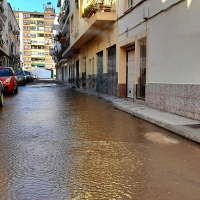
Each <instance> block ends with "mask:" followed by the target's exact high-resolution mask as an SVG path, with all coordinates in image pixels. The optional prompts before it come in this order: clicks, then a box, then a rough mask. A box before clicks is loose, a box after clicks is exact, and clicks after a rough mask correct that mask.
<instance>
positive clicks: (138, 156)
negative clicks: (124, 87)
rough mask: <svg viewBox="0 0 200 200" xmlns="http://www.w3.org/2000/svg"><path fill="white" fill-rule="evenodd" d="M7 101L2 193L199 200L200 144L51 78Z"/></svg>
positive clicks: (47, 198) (0, 140)
mask: <svg viewBox="0 0 200 200" xmlns="http://www.w3.org/2000/svg"><path fill="white" fill-rule="evenodd" d="M4 100H5V105H4V107H3V108H0V161H1V162H0V199H3V200H4V199H5V200H7V199H8V200H61V199H66V200H71V199H72V200H86V199H89V200H121V199H125V200H126V199H134V200H157V199H161V200H199V199H200V169H199V166H200V146H199V145H198V144H195V143H193V142H190V141H188V140H185V139H184V138H181V137H180V136H177V135H175V134H173V133H171V132H169V131H166V130H164V129H161V128H159V127H157V126H155V125H152V124H150V123H147V122H145V121H143V120H140V119H138V118H134V117H132V116H131V115H129V114H126V113H124V112H122V111H119V110H116V109H114V108H113V107H112V105H111V104H110V103H109V102H106V101H104V100H103V99H99V98H96V97H93V96H89V95H85V94H81V93H78V92H75V91H71V90H69V89H68V88H67V87H66V86H62V85H59V84H56V82H52V81H35V83H33V84H32V83H31V84H27V85H26V86H25V87H24V86H21V87H19V92H18V94H17V95H5V97H4Z"/></svg>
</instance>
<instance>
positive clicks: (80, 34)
mask: <svg viewBox="0 0 200 200" xmlns="http://www.w3.org/2000/svg"><path fill="white" fill-rule="evenodd" d="M58 7H60V15H59V24H60V34H59V35H57V40H59V41H60V43H61V50H60V51H59V53H58V58H60V61H59V63H58V66H59V68H58V69H57V74H62V76H59V75H58V76H59V77H61V79H62V80H66V81H69V82H71V83H74V82H75V84H76V85H78V86H79V87H88V88H90V89H91V90H95V91H99V92H104V93H108V94H113V95H117V82H118V81H117V79H118V73H117V68H116V55H117V51H116V43H117V33H118V31H117V26H118V25H117V22H116V19H117V12H116V9H117V8H116V1H113V0H105V1H97V0H93V1H86V0H83V1H67V0H66V1H58ZM66 60H67V62H66Z"/></svg>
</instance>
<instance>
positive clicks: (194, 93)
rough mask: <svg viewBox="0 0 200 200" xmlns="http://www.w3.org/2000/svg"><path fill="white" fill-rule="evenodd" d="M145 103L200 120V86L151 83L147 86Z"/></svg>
mask: <svg viewBox="0 0 200 200" xmlns="http://www.w3.org/2000/svg"><path fill="white" fill-rule="evenodd" d="M145 102H146V104H147V105H149V106H151V107H154V108H158V109H161V110H165V111H169V112H172V113H175V114H178V115H182V116H185V117H189V118H193V119H197V120H200V85H192V84H162V83H150V84H148V85H146V98H145Z"/></svg>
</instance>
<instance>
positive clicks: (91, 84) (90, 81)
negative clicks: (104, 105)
mask: <svg viewBox="0 0 200 200" xmlns="http://www.w3.org/2000/svg"><path fill="white" fill-rule="evenodd" d="M96 79H97V77H96V75H88V76H87V81H86V84H87V88H88V89H90V90H92V91H96V82H97V80H96Z"/></svg>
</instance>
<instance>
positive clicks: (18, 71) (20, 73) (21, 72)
mask: <svg viewBox="0 0 200 200" xmlns="http://www.w3.org/2000/svg"><path fill="white" fill-rule="evenodd" d="M15 73H16V74H17V75H24V72H23V71H21V70H16V71H15Z"/></svg>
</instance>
